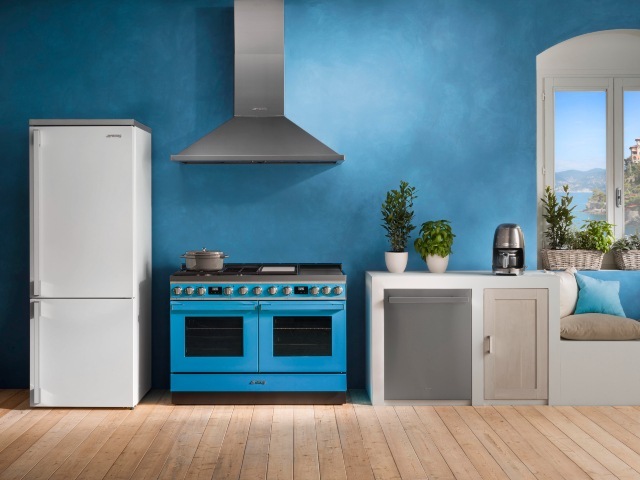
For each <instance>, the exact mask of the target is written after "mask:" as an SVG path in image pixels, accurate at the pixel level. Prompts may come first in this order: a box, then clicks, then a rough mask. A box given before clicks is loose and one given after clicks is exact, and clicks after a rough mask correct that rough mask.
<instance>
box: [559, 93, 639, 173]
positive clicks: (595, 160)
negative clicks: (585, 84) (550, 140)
mask: <svg viewBox="0 0 640 480" xmlns="http://www.w3.org/2000/svg"><path fill="white" fill-rule="evenodd" d="M555 108H556V111H555V140H556V145H555V162H556V171H557V172H561V171H564V170H573V169H575V170H590V169H592V168H605V157H606V137H605V128H606V94H605V92H604V91H591V92H585V91H573V92H567V91H558V92H556V94H555ZM624 117H625V118H624V122H625V131H624V153H625V157H626V156H628V155H629V149H628V148H629V147H630V146H631V145H633V144H634V143H635V139H636V138H640V92H639V91H627V92H625V97H624Z"/></svg>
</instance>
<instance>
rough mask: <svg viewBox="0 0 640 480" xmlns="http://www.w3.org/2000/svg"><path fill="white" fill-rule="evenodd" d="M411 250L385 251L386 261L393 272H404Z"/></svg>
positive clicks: (388, 268)
mask: <svg viewBox="0 0 640 480" xmlns="http://www.w3.org/2000/svg"><path fill="white" fill-rule="evenodd" d="M408 260H409V252H384V263H386V264H387V270H389V271H390V272H391V273H402V272H404V270H405V268H407V261H408Z"/></svg>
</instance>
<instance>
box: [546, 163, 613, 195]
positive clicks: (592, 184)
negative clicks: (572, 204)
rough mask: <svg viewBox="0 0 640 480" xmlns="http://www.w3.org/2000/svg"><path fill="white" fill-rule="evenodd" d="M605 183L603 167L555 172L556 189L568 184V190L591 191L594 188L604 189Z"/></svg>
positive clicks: (605, 177) (605, 175)
mask: <svg viewBox="0 0 640 480" xmlns="http://www.w3.org/2000/svg"><path fill="white" fill-rule="evenodd" d="M606 183H607V171H606V170H605V169H604V168H592V169H591V170H587V171H583V170H565V171H564V172H556V189H557V190H561V189H562V185H567V184H568V185H569V192H573V193H575V192H592V191H593V190H594V189H595V188H597V189H598V190H604V189H605V186H606Z"/></svg>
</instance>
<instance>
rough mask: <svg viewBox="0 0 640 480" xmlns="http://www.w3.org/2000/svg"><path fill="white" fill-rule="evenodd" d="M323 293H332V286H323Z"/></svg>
mask: <svg viewBox="0 0 640 480" xmlns="http://www.w3.org/2000/svg"><path fill="white" fill-rule="evenodd" d="M322 293H323V294H324V295H329V294H330V293H331V287H322Z"/></svg>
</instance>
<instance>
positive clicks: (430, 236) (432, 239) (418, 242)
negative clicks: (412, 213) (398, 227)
mask: <svg viewBox="0 0 640 480" xmlns="http://www.w3.org/2000/svg"><path fill="white" fill-rule="evenodd" d="M450 223H451V222H449V220H431V221H428V222H424V223H423V224H422V227H421V228H420V236H419V237H418V238H416V239H415V241H414V242H413V246H414V248H415V249H416V252H418V254H419V255H420V257H422V259H423V260H426V259H427V255H438V256H440V257H446V256H447V255H449V254H451V246H452V245H453V238H454V237H455V235H454V234H453V231H452V230H451V225H450Z"/></svg>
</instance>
